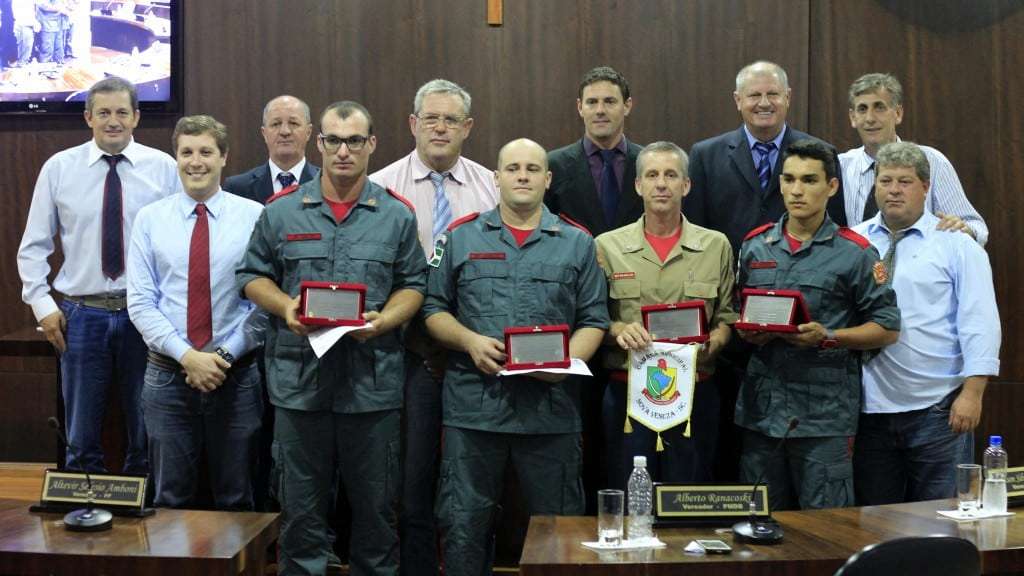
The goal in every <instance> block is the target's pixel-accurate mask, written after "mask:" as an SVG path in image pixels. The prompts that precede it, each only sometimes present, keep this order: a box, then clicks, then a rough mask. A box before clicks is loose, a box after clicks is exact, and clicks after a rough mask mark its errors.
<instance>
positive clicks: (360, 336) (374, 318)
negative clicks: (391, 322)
mask: <svg viewBox="0 0 1024 576" xmlns="http://www.w3.org/2000/svg"><path fill="white" fill-rule="evenodd" d="M363 320H366V322H367V323H368V324H369V326H367V327H366V328H360V329H359V330H356V331H354V332H349V334H348V335H349V336H351V337H353V338H355V339H356V340H357V341H359V342H366V341H367V340H369V339H370V338H373V337H375V336H380V335H381V334H383V333H385V332H387V331H388V330H390V328H388V324H387V322H386V320H385V318H384V315H383V314H381V313H380V312H377V311H376V310H372V311H370V312H363Z"/></svg>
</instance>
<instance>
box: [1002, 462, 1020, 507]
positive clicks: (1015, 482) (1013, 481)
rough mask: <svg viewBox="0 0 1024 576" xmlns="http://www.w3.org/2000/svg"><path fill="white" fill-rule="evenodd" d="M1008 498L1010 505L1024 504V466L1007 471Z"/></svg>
mask: <svg viewBox="0 0 1024 576" xmlns="http://www.w3.org/2000/svg"><path fill="white" fill-rule="evenodd" d="M1006 498H1007V500H1008V503H1009V504H1010V505H1015V506H1020V505H1022V504H1024V466H1018V467H1017V468H1007V469H1006Z"/></svg>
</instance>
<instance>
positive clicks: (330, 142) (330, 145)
mask: <svg viewBox="0 0 1024 576" xmlns="http://www.w3.org/2000/svg"><path fill="white" fill-rule="evenodd" d="M317 138H319V139H320V144H322V145H323V147H324V150H326V151H327V153H328V154H334V153H335V152H337V151H338V148H341V145H342V144H344V145H346V146H348V149H349V151H351V152H359V151H360V150H362V149H363V146H366V143H367V142H368V141H369V140H370V139H369V138H367V137H366V136H360V135H358V134H356V135H355V136H349V137H348V138H342V137H340V136H335V135H333V134H327V135H324V134H320V135H318V136H317Z"/></svg>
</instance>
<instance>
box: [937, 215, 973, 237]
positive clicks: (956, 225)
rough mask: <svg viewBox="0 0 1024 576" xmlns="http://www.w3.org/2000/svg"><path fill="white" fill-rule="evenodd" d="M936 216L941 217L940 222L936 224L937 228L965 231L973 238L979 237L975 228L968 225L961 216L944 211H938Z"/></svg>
mask: <svg viewBox="0 0 1024 576" xmlns="http://www.w3.org/2000/svg"><path fill="white" fill-rule="evenodd" d="M935 215H936V216H938V217H939V223H938V224H936V225H935V229H936V230H949V231H951V232H963V233H965V234H968V235H970V237H971V238H977V236H976V235H975V234H974V229H973V228H971V227H970V226H968V225H967V222H964V221H963V220H962V219H961V218H960V217H959V216H956V215H954V214H943V213H942V212H936V213H935Z"/></svg>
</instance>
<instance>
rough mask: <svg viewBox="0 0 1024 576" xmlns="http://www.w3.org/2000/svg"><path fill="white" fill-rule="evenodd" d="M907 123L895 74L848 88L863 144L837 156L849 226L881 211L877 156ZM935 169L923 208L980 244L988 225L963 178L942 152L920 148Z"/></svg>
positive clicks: (870, 76) (860, 80)
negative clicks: (876, 185)
mask: <svg viewBox="0 0 1024 576" xmlns="http://www.w3.org/2000/svg"><path fill="white" fill-rule="evenodd" d="M902 121H903V87H902V86H901V85H900V82H899V80H897V79H896V78H895V77H894V76H892V75H891V74H879V73H872V74H865V75H863V76H861V77H860V78H858V79H857V80H855V81H854V82H853V84H852V85H851V86H850V124H851V125H852V126H853V128H854V129H856V130H857V133H858V134H859V135H860V139H861V143H862V144H863V146H861V147H860V148H854V149H852V150H848V151H846V152H843V153H842V154H840V155H839V163H840V165H841V167H842V175H843V184H844V186H845V188H846V194H845V207H846V221H847V225H849V226H854V225H856V224H859V223H860V222H863V221H865V220H869V219H870V218H872V217H873V216H874V215H875V214H877V213H878V205H877V204H876V203H875V199H874V193H873V190H874V182H875V155H876V154H877V153H878V150H879V149H880V148H881V147H882V146H884V145H885V144H888V143H890V142H896V141H898V140H899V139H900V138H899V136H897V135H896V127H897V126H898V125H899V124H900V123H901V122H902ZM920 148H921V150H923V151H924V153H925V156H926V157H927V158H928V163H929V165H930V166H931V188H929V190H928V195H927V203H926V206H925V209H926V210H927V211H929V212H931V213H933V214H935V215H936V216H938V217H939V218H940V222H939V229H940V230H944V229H954V230H962V231H963V232H966V233H968V234H970V235H971V236H972V237H974V239H975V240H977V241H978V243H979V244H981V245H982V246H984V245H985V242H987V241H988V227H987V226H986V225H985V221H984V220H983V219H982V218H981V215H980V214H978V211H977V210H975V209H974V206H972V205H971V202H970V201H969V200H968V199H967V196H966V194H964V188H963V186H962V185H961V184H960V178H959V177H958V176H957V174H956V170H955V169H954V168H953V165H952V164H950V162H949V160H948V159H947V158H946V156H945V155H943V154H942V152H939V151H938V150H936V149H935V148H931V147H929V146H921V147H920Z"/></svg>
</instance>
